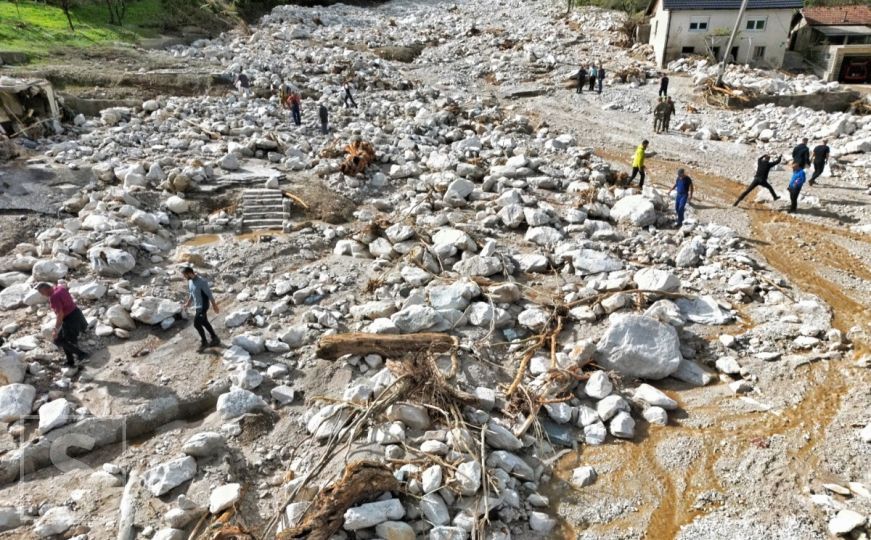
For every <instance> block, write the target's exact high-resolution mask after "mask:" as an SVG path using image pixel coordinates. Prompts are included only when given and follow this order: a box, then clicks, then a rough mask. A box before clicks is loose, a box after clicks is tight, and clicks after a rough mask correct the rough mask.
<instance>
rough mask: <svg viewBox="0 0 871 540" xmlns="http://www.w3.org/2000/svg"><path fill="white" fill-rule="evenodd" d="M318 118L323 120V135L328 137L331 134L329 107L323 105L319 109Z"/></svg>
mask: <svg viewBox="0 0 871 540" xmlns="http://www.w3.org/2000/svg"><path fill="white" fill-rule="evenodd" d="M318 116H319V117H320V119H321V133H322V134H324V135H326V134H327V133H328V132H329V125H328V121H329V112H327V106H326V105H324V104H323V103H321V105H320V107H318Z"/></svg>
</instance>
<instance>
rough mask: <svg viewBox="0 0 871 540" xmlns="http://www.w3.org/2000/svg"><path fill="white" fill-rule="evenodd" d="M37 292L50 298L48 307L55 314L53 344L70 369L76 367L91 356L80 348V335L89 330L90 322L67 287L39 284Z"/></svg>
mask: <svg viewBox="0 0 871 540" xmlns="http://www.w3.org/2000/svg"><path fill="white" fill-rule="evenodd" d="M36 291H37V292H38V293H39V294H41V295H42V296H44V297H46V298H48V305H49V307H51V310H52V311H54V314H55V322H54V330H52V333H51V340H52V342H53V343H54V344H55V345H56V346H57V347H58V348H59V349H60V350H62V351H63V352H64V354H65V355H66V357H67V361H66V365H67V366H68V367H75V366H76V359H78V360H79V361H80V362H81V361H82V360H84V359H85V358H87V357H88V356H89V355H88V353H86V352H85V351H83V350H82V349H80V348H79V334H81V333H82V332H84V331H85V330H87V329H88V321H87V320H86V319H85V315H84V314H83V313H82V310H81V309H79V307H78V306H77V305H76V303H75V301H74V300H73V297H72V295H71V294H70V291H69V290H68V289H67V287H66V286H65V285H62V284H58V285H57V286H55V287H52V286H51V285H50V284H48V283H39V284H37V286H36Z"/></svg>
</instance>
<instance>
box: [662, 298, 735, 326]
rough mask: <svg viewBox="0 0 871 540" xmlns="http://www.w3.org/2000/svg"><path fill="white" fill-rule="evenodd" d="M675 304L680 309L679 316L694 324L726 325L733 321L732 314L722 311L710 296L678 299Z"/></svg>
mask: <svg viewBox="0 0 871 540" xmlns="http://www.w3.org/2000/svg"><path fill="white" fill-rule="evenodd" d="M675 303H676V304H677V307H678V308H679V309H680V312H681V315H683V317H684V318H685V319H686V320H688V321H692V322H694V323H698V324H727V323H730V322H732V320H733V319H734V317H733V316H732V314H731V313H729V312H727V311H725V310H723V308H721V307H720V305H719V304H718V303H717V301H716V300H714V298H713V297H712V296H700V297H698V298H680V299H678V300H677V302H675Z"/></svg>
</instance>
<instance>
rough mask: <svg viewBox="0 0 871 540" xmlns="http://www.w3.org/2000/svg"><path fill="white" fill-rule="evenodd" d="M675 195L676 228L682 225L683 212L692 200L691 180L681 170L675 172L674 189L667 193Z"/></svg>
mask: <svg viewBox="0 0 871 540" xmlns="http://www.w3.org/2000/svg"><path fill="white" fill-rule="evenodd" d="M672 191H674V192H676V193H675V198H674V211H675V213H676V214H677V226H678V227H680V226H681V225H683V217H684V212H685V211H686V208H687V203H688V202H690V200H692V198H693V179H692V178H690V177H689V176H687V175H686V173H685V171H684V170H683V169H678V170H677V179H676V180H675V181H674V187H673V188H671V189H670V190H669V191H668V192H669V193H671V192H672Z"/></svg>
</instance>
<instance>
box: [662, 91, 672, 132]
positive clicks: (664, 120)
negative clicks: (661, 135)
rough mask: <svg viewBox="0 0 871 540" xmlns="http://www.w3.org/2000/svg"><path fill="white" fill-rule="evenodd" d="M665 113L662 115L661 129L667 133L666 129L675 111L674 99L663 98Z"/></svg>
mask: <svg viewBox="0 0 871 540" xmlns="http://www.w3.org/2000/svg"><path fill="white" fill-rule="evenodd" d="M665 105H666V107H665V114H664V115H663V117H662V131H664V132H666V133H668V129H669V127H670V126H671V117H672V116H673V115H674V113H675V108H674V101H672V100H671V98H667V99H666V100H665Z"/></svg>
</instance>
